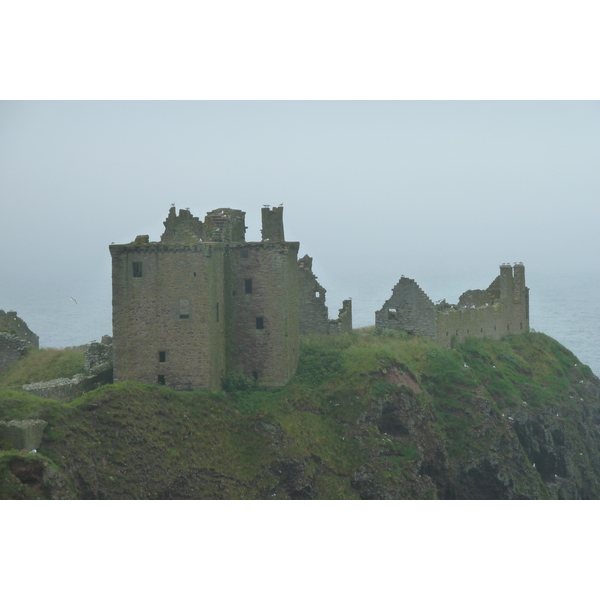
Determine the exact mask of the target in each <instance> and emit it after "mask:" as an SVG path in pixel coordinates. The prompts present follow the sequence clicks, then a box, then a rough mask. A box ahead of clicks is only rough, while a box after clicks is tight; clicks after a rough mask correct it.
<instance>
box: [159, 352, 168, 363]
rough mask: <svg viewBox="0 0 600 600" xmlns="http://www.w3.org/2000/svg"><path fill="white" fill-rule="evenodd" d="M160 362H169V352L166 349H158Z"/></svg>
mask: <svg viewBox="0 0 600 600" xmlns="http://www.w3.org/2000/svg"><path fill="white" fill-rule="evenodd" d="M158 362H167V353H166V352H165V351H164V350H159V351H158Z"/></svg>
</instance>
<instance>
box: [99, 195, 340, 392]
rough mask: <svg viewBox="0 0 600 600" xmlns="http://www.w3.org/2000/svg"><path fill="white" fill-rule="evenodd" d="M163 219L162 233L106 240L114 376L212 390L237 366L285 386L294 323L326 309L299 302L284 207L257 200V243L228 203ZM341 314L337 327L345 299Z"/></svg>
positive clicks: (237, 371)
mask: <svg viewBox="0 0 600 600" xmlns="http://www.w3.org/2000/svg"><path fill="white" fill-rule="evenodd" d="M164 225H165V231H164V233H163V235H162V236H161V240H160V242H150V241H149V238H148V236H147V235H141V236H137V238H136V239H135V240H134V241H133V242H131V243H129V244H119V245H115V244H113V245H111V246H110V247H109V248H110V253H111V257H112V282H113V366H114V380H115V381H124V380H133V381H138V382H141V383H149V384H162V385H167V386H169V387H171V388H174V389H179V390H186V389H201V388H204V389H219V388H220V387H221V384H222V381H223V379H224V378H226V377H227V376H230V375H242V376H244V377H246V378H249V379H250V378H252V379H254V380H256V381H258V382H259V383H261V384H262V385H266V386H280V385H284V384H285V383H286V382H287V381H289V379H290V378H291V377H292V375H293V374H294V373H295V371H296V365H297V363H298V352H299V334H300V332H302V333H304V332H308V330H311V327H312V326H313V325H315V324H317V325H316V327H317V328H318V329H320V328H321V323H322V322H324V321H323V319H325V320H327V308H326V307H324V304H323V306H320V305H319V306H317V305H316V304H315V303H314V302H313V303H312V304H310V303H309V305H308V306H305V305H304V304H303V303H301V302H300V301H299V298H305V296H306V290H305V287H306V285H307V280H305V279H302V277H299V272H300V271H301V270H302V269H300V268H299V264H298V248H299V243H298V242H287V241H285V237H284V230H283V207H281V206H280V207H275V208H269V207H264V208H263V209H262V230H261V233H262V240H261V241H260V242H246V240H245V235H246V226H245V213H244V212H243V211H240V210H234V209H230V208H219V209H216V210H213V211H211V212H209V213H207V215H206V217H205V219H204V221H203V222H202V221H200V220H199V219H198V218H197V217H194V216H193V215H192V214H191V212H190V211H189V209H185V210H184V209H182V210H180V211H179V214H177V213H176V210H175V207H174V206H172V207H171V209H170V211H169V214H168V216H167V219H166V220H165V222H164ZM311 274H312V273H311ZM313 277H314V276H313ZM299 280H300V283H299ZM308 283H310V282H308ZM324 291H325V290H324V289H323V303H324ZM312 295H313V298H315V293H314V291H313V292H312ZM301 306H302V308H301V309H300V307H301ZM323 307H324V312H323ZM300 310H301V312H302V315H303V317H302V325H301V324H300V322H301V320H300V318H299V311H300ZM342 310H344V309H342ZM326 322H327V332H329V330H330V326H329V322H328V321H326ZM343 322H344V325H343V326H342V325H341V324H340V323H338V325H337V327H338V330H339V331H342V330H345V328H347V327H348V324H350V327H351V323H352V317H351V306H346V307H345V312H344V317H343ZM311 324H312V325H311Z"/></svg>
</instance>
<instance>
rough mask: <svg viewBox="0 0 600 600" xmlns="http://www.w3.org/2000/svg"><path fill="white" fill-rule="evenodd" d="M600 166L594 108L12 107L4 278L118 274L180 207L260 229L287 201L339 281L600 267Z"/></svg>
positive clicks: (0, 150)
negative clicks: (120, 253)
mask: <svg viewBox="0 0 600 600" xmlns="http://www.w3.org/2000/svg"><path fill="white" fill-rule="evenodd" d="M599 165H600V103H598V102H590V101H584V102H550V101H542V102H533V101H527V102H491V101H485V102H477V101H473V102H459V101H452V102H443V101H431V102H418V101H382V102H358V101H339V102H337V101H332V102H293V101H285V102H276V101H273V102H259V101H257V102H241V101H231V102H219V101H214V102H213V101H201V102H2V103H1V104H0V198H1V201H2V207H3V213H4V218H3V232H2V236H0V248H1V252H2V261H0V275H1V277H2V281H3V282H4V283H5V284H6V282H13V284H14V285H20V284H21V283H22V282H23V281H28V282H29V283H31V281H32V279H33V278H41V279H44V280H49V279H55V280H56V281H66V280H68V279H70V278H78V277H79V278H83V279H85V278H87V277H92V276H93V277H95V278H97V277H104V278H105V277H108V276H109V253H108V249H107V247H108V245H109V244H110V243H111V242H116V243H126V242H129V241H131V240H133V238H134V237H135V235H137V234H149V235H150V238H151V239H153V240H157V239H159V237H160V234H161V232H162V229H163V226H162V221H163V220H164V218H165V217H166V214H167V211H168V209H169V206H170V205H171V203H175V204H176V205H177V207H178V208H186V207H189V208H190V209H191V210H192V212H193V213H194V214H195V215H196V216H199V217H200V218H203V216H204V214H205V213H206V212H207V211H209V210H211V209H213V208H218V207H232V208H239V209H242V210H245V211H246V213H247V225H248V226H249V229H248V232H247V239H248V240H258V239H260V222H259V216H260V208H261V207H262V205H263V204H270V205H279V204H280V203H283V205H284V207H285V208H284V222H285V231H286V238H287V239H288V240H297V241H300V242H301V248H300V252H301V255H303V254H304V253H308V254H310V255H312V256H314V257H315V272H316V273H317V275H319V277H320V280H321V281H322V283H323V285H325V287H327V288H328V289H330V288H331V285H332V280H333V284H334V285H335V284H336V282H341V283H344V285H346V284H350V282H352V281H354V280H355V281H356V282H357V285H358V286H360V285H361V282H367V281H374V280H376V279H381V280H385V281H386V282H389V287H390V288H391V286H392V285H393V284H394V282H395V281H396V280H397V279H398V277H399V276H400V274H406V275H407V276H411V277H414V278H416V279H417V280H419V278H422V277H435V276H436V275H438V274H442V273H444V274H446V275H451V274H452V273H465V272H473V273H483V272H485V273H488V274H489V276H488V277H487V278H488V279H490V281H491V279H492V278H493V277H494V276H495V274H496V270H497V266H498V264H499V263H500V262H505V261H508V262H514V261H523V262H524V263H525V264H526V266H527V268H528V271H529V272H531V271H532V270H535V272H537V273H545V272H550V271H552V270H565V269H567V270H570V271H578V272H582V273H584V272H586V271H592V272H597V271H598V261H597V257H598V249H599V242H598V235H597V229H598V216H599V212H600V202H599V200H600V194H599V192H600V169H599V168H598V167H599ZM364 277H367V279H364ZM484 283H486V282H485V281H474V287H477V285H478V284H481V285H483V284H484ZM364 284H365V285H367V283H364ZM383 300H384V298H382V301H383ZM330 308H331V306H330Z"/></svg>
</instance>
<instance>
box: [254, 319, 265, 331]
mask: <svg viewBox="0 0 600 600" xmlns="http://www.w3.org/2000/svg"><path fill="white" fill-rule="evenodd" d="M264 328H265V322H264V319H263V317H256V329H264Z"/></svg>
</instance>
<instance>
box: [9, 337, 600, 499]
mask: <svg viewBox="0 0 600 600" xmlns="http://www.w3.org/2000/svg"><path fill="white" fill-rule="evenodd" d="M48 362H50V361H48ZM67 362H68V361H66V360H65V361H64V363H63V366H64V364H66V363H67ZM31 364H32V365H33V363H31ZM36 364H37V363H36ZM62 368H63V367H62V366H61V369H62ZM22 369H23V371H22V372H21V374H19V375H18V376H17V374H12V375H10V377H9V378H8V379H6V380H5V381H16V380H18V378H21V379H27V378H28V377H30V375H28V374H27V368H26V366H25V365H23V366H22ZM31 369H32V372H35V373H36V374H37V373H39V372H40V371H39V370H37V367H34V366H32V367H31ZM49 372H52V369H51V368H50V371H49ZM57 372H58V370H57V371H55V372H52V378H54V377H55V376H58V375H56V373H57ZM61 372H62V371H61ZM63 376H64V375H63ZM36 377H37V375H36ZM595 381H596V378H595V376H594V375H593V374H592V373H591V371H590V369H589V368H588V367H586V366H585V365H581V363H580V362H579V360H578V359H577V358H576V357H575V356H574V355H573V354H572V353H571V352H569V351H568V350H567V349H565V348H564V347H563V346H561V345H560V344H558V343H557V342H556V341H555V340H552V339H551V338H549V337H548V336H545V335H543V334H540V333H534V332H531V333H527V334H523V335H519V336H512V337H508V338H505V339H504V340H501V341H494V340H487V339H484V340H475V339H469V340H467V341H466V342H465V343H464V344H462V345H461V346H459V347H458V348H457V349H454V350H447V349H444V348H440V347H438V346H437V345H435V344H433V343H432V342H430V341H429V340H426V339H423V338H414V337H408V336H405V335H401V334H395V333H393V332H389V331H383V332H381V331H379V332H377V331H376V332H363V333H357V332H353V333H352V334H346V335H343V336H337V337H334V336H332V337H327V336H325V337H323V336H309V337H307V338H305V340H304V343H303V346H302V353H301V359H300V363H299V366H298V370H297V373H296V375H295V377H294V378H293V379H292V381H291V382H290V383H289V384H288V385H287V386H285V387H284V388H281V389H277V390H264V389H260V388H258V387H256V386H253V385H251V384H250V383H249V382H247V381H245V380H242V379H239V378H238V379H233V380H229V382H228V386H227V389H228V391H227V392H223V393H219V394H210V393H206V392H174V391H171V390H169V389H166V388H164V387H157V386H148V385H142V384H136V383H131V382H127V383H120V384H114V385H108V386H104V387H102V388H100V389H98V390H95V391H93V392H90V393H88V394H86V395H85V396H83V397H81V398H79V399H77V400H76V401H74V402H71V403H69V404H62V403H59V402H54V401H51V400H43V399H40V398H35V397H33V396H28V395H26V394H23V393H20V392H16V391H0V420H7V419H11V418H41V419H44V420H45V421H47V422H48V426H47V428H46V430H45V432H44V440H43V443H42V446H41V447H40V453H41V454H38V458H37V460H48V461H51V464H52V466H53V467H54V465H55V466H56V468H57V469H58V471H59V472H60V473H61V475H62V477H63V478H65V480H66V482H67V488H68V489H69V490H73V494H74V495H76V496H77V497H81V498H240V499H241V498H298V499H302V498H339V499H351V498H442V497H450V498H451V497H531V498H544V497H558V496H560V493H559V492H557V491H556V489H555V488H556V483H555V481H554V479H551V478H552V477H554V475H555V472H556V471H557V469H558V470H559V471H560V468H558V467H560V465H557V460H558V459H557V458H556V457H554V458H552V457H553V456H554V454H552V452H555V454H556V448H554V447H552V448H550V446H552V444H553V443H554V444H555V446H556V447H558V446H560V448H566V447H567V446H568V451H569V452H568V456H569V459H568V461H569V464H568V465H567V466H565V468H564V469H563V470H564V471H565V474H567V471H568V477H566V476H565V478H564V479H565V481H567V479H568V485H567V483H565V484H564V486H563V487H564V490H565V491H564V493H565V494H567V495H568V494H571V496H572V497H579V496H581V495H582V494H583V495H584V496H585V495H586V494H587V495H588V496H589V497H597V496H598V495H600V486H599V483H598V471H599V469H600V467H599V465H600V455H598V452H600V443H599V440H598V439H596V438H595V437H594V435H595V434H594V432H593V431H592V430H591V429H590V428H586V427H587V426H586V420H588V421H589V420H590V419H592V418H593V415H592V414H591V412H590V411H592V412H593V411H595V410H597V404H598V402H597V399H596V397H595V396H594V394H595V393H596V392H595V391H594V390H596V387H594V386H595V385H596V384H595ZM592 392H593V393H592ZM592 396H594V397H593V398H592ZM582 397H585V398H586V399H587V400H586V401H585V402H584V401H582V400H580V398H582ZM594 402H595V403H596V404H594ZM550 414H552V417H553V419H554V414H560V417H559V418H558V419H554V420H553V421H552V422H551V423H550V422H548V423H546V421H544V419H547V415H550ZM595 414H596V413H595V412H594V415H595ZM548 418H549V417H548ZM540 419H541V420H540ZM538 422H539V423H541V425H540V427H542V429H543V428H544V427H545V428H546V429H544V435H546V430H547V432H550V433H548V435H554V433H553V432H555V431H556V432H558V434H557V435H559V434H560V435H562V436H563V438H564V439H563V440H562V444H561V443H559V442H560V441H561V440H560V439H558V438H557V439H558V441H557V440H554V442H553V441H552V440H549V441H548V444H546V445H544V444H545V442H543V441H542V442H540V441H539V439H538V438H535V435H534V433H535V432H534V433H531V431H529V429H527V428H528V427H529V428H530V429H532V431H533V430H534V429H535V427H536V426H537V425H536V424H537V423H538ZM519 428H521V429H522V431H521V430H520V429H519ZM536 435H537V434H536ZM538 437H539V436H538ZM555 437H556V436H555ZM540 439H541V438H540ZM530 440H533V441H531V443H530ZM536 440H537V441H536ZM529 446H531V447H529ZM561 452H562V450H561ZM565 452H566V451H565ZM561 456H562V454H561ZM537 457H539V458H537ZM574 457H577V458H574ZM11 460H13V461H14V460H15V459H14V452H13V453H10V452H9V453H4V455H0V489H2V487H3V486H4V488H5V489H8V487H10V490H9V491H8V492H6V493H7V494H8V496H7V495H6V493H5V495H4V496H0V497H25V496H26V494H25V492H23V491H21V492H19V491H18V490H19V489H20V488H19V484H18V482H16V481H15V480H14V478H12V479H11V475H10V469H9V467H8V466H7V465H8V462H7V461H11ZM535 460H537V461H538V462H539V465H540V467H536V468H533V466H532V465H533V462H535ZM553 460H554V462H552V461H553ZM561 460H562V459H561ZM544 461H546V462H545V463H544ZM546 463H547V464H546ZM3 465H4V466H3ZM2 469H4V471H3V470H2ZM560 472H561V473H562V471H560ZM3 482H4V483H3ZM482 482H483V483H482ZM505 482H508V483H505ZM20 485H21V487H23V486H25V485H26V484H25V483H22V482H21V484H20ZM15 486H16V487H15ZM552 486H555V487H554V488H553V487H552ZM569 486H571V487H569ZM40 489H41V488H40ZM561 489H562V488H561ZM582 490H584V492H582ZM19 493H20V494H21V496H19ZM36 493H38V496H36V497H43V494H44V491H43V489H42V490H41V491H39V492H36ZM11 494H12V496H11ZM40 494H41V496H40ZM27 497H30V496H27Z"/></svg>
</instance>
